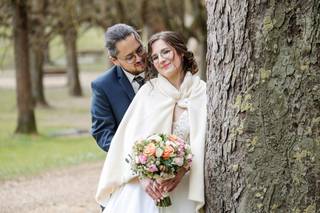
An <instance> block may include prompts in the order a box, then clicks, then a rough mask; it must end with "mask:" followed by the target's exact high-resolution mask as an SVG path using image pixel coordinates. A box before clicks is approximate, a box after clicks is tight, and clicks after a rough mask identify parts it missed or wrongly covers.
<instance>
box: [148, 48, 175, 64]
mask: <svg viewBox="0 0 320 213" xmlns="http://www.w3.org/2000/svg"><path fill="white" fill-rule="evenodd" d="M159 55H160V56H161V57H162V58H164V59H167V60H172V59H173V51H172V49H170V48H164V49H162V50H161V51H160V53H158V54H153V55H152V56H151V57H150V61H151V63H152V64H158V63H159Z"/></svg>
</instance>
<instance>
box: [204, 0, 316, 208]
mask: <svg viewBox="0 0 320 213" xmlns="http://www.w3.org/2000/svg"><path fill="white" fill-rule="evenodd" d="M206 4H207V12H208V15H209V17H208V22H207V24H208V54H207V79H208V81H207V88H208V89H207V92H208V134H207V145H206V157H205V158H206V159H205V162H206V164H205V171H206V173H205V185H206V212H208V213H210V212H212V213H220V212H228V213H229V212H230V213H231V212H232V213H236V212H239V213H253V212H254V213H259V212H295V213H298V212H301V213H303V212H310V213H311V212H312V213H313V212H318V211H319V209H320V200H319V199H320V196H319V192H320V179H319V177H320V172H319V170H320V154H319V153H320V92H319V91H320V60H319V59H320V19H319V14H320V1H318V0H306V1H274V0H272V1H254V0H243V1H227V0H208V1H207V2H206Z"/></svg>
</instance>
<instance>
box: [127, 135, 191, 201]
mask: <svg viewBox="0 0 320 213" xmlns="http://www.w3.org/2000/svg"><path fill="white" fill-rule="evenodd" d="M129 157H130V160H128V161H127V162H129V163H130V164H131V169H132V171H133V172H134V173H135V174H137V175H138V176H139V178H149V179H152V180H167V179H170V178H173V177H174V176H175V175H176V174H177V173H178V171H179V169H181V168H183V167H184V168H185V169H187V170H189V169H190V167H191V163H192V153H191V148H190V145H189V144H187V143H185V141H184V140H183V139H181V138H179V137H177V136H175V135H166V134H154V135H151V136H149V137H148V138H146V139H143V140H138V141H136V142H135V143H134V145H133V156H131V155H129ZM170 205H171V200H170V197H169V195H168V193H166V194H165V195H164V198H163V199H162V200H161V201H160V202H157V206H159V207H167V206H170Z"/></svg>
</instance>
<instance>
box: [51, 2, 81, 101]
mask: <svg viewBox="0 0 320 213" xmlns="http://www.w3.org/2000/svg"><path fill="white" fill-rule="evenodd" d="M51 2H52V7H53V10H54V11H53V12H52V13H53V14H55V19H56V25H55V27H56V30H57V32H58V33H59V34H60V35H61V36H62V40H63V44H64V46H65V54H66V69H67V82H68V88H69V94H70V95H72V96H82V89H81V84H80V79H79V65H78V58H77V36H78V28H79V26H80V23H79V20H80V13H79V12H80V10H79V5H78V2H77V1H76V0H71V1H67V2H66V1H62V0H56V1H51Z"/></svg>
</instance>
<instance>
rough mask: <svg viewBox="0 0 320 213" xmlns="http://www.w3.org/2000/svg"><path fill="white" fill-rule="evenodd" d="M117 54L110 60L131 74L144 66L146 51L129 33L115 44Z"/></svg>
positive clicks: (140, 70) (141, 69) (136, 72)
mask: <svg viewBox="0 0 320 213" xmlns="http://www.w3.org/2000/svg"><path fill="white" fill-rule="evenodd" d="M116 48H117V50H118V54H117V56H116V57H113V58H112V62H113V63H114V64H116V65H119V66H121V67H123V68H124V69H125V70H126V71H128V72H130V73H132V74H139V73H141V72H143V71H144V69H145V67H146V52H145V50H144V48H143V46H142V44H141V43H140V41H138V40H137V39H136V37H135V36H134V35H133V34H131V35H130V36H128V37H127V38H125V39H124V40H121V41H119V42H118V43H117V44H116Z"/></svg>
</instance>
